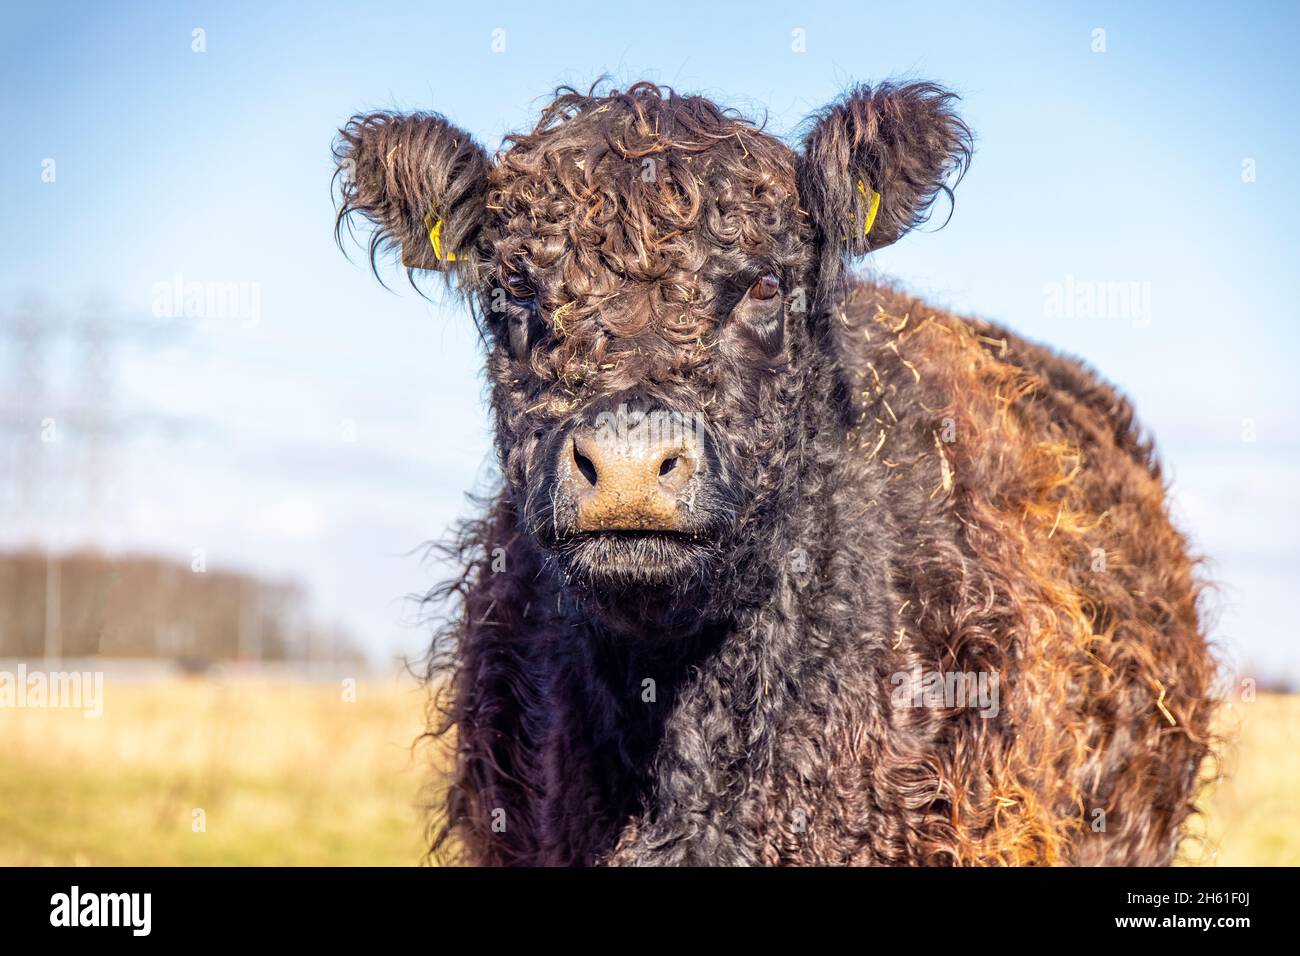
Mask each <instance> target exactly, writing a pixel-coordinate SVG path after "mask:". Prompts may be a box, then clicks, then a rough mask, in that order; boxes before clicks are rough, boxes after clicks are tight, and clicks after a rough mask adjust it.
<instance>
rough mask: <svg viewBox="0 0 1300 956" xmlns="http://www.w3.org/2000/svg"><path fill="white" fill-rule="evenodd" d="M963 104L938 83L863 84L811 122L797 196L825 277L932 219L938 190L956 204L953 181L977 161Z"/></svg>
mask: <svg viewBox="0 0 1300 956" xmlns="http://www.w3.org/2000/svg"><path fill="white" fill-rule="evenodd" d="M956 99H957V97H956V96H955V94H953V93H950V92H948V91H947V90H945V89H943V88H942V87H939V86H936V85H934V84H933V83H912V84H908V85H903V86H898V85H894V84H890V83H882V84H881V85H879V86H877V87H875V88H874V89H872V88H870V87H866V86H859V87H857V88H855V89H853V90H851V91H849V93H848V94H847V95H845V96H844V97H843V98H842V99H840V100H838V101H837V102H835V103H833V104H831V105H830V106H828V107H826V109H824V110H822V111H821V112H820V113H818V114H817V115H816V116H815V117H813V118H812V119H811V120H810V123H811V128H810V129H809V131H808V134H807V136H806V137H805V138H804V142H803V155H802V157H801V158H800V166H799V194H800V196H799V198H800V202H801V204H802V205H803V208H804V210H805V211H807V213H808V215H809V216H810V217H811V218H812V222H813V224H814V226H815V228H816V231H817V239H818V243H819V245H820V247H821V250H822V264H823V277H824V278H832V279H833V278H834V276H835V275H837V274H838V272H839V269H840V266H841V264H842V263H843V260H844V259H846V258H850V259H851V258H854V257H857V256H861V255H865V254H866V253H868V252H870V251H872V250H873V249H879V248H881V247H883V246H887V245H889V244H890V243H892V242H896V241H897V240H898V239H899V238H900V237H901V236H902V235H903V234H904V233H905V232H907V231H908V230H909V229H911V228H913V227H914V226H917V225H919V224H920V223H922V222H925V221H926V220H927V219H928V218H929V213H930V206H931V204H932V203H933V202H934V200H935V197H936V196H938V194H939V193H940V192H943V193H946V194H948V195H949V197H950V198H951V186H950V185H949V184H950V183H951V184H952V185H955V184H956V181H957V180H958V179H960V178H961V175H962V174H963V173H964V172H965V170H966V165H967V163H968V162H969V161H970V156H971V133H970V130H969V129H968V128H967V126H966V124H965V123H963V122H962V121H961V120H960V119H959V118H958V117H957V115H956V113H954V112H953V109H952V104H953V101H955V100H956ZM826 266H830V267H831V273H832V275H831V276H825V271H826V270H825V267H826Z"/></svg>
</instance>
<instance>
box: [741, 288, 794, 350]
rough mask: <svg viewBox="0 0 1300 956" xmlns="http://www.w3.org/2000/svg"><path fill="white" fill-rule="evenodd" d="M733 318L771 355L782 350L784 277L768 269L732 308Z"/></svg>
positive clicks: (783, 342) (783, 334) (783, 340)
mask: <svg viewBox="0 0 1300 956" xmlns="http://www.w3.org/2000/svg"><path fill="white" fill-rule="evenodd" d="M733 288H734V287H733ZM741 288H745V287H744V286H741ZM731 319H732V322H734V323H735V324H736V325H737V326H738V327H739V328H740V329H742V330H743V331H744V333H745V334H746V335H748V336H749V337H750V338H751V339H753V340H754V341H756V342H757V343H758V344H759V345H760V346H762V348H763V350H764V351H766V352H767V353H769V354H770V355H776V354H778V353H779V352H780V351H781V349H782V348H783V347H784V344H785V308H784V302H783V300H782V298H781V280H780V278H779V277H777V276H776V275H775V274H773V273H770V272H768V273H765V274H763V275H761V276H759V277H758V278H757V279H755V280H753V282H752V283H751V284H750V285H749V287H748V290H747V291H746V292H745V294H744V295H743V296H742V297H741V298H740V301H739V302H737V303H736V305H735V307H734V308H733V309H732V313H731Z"/></svg>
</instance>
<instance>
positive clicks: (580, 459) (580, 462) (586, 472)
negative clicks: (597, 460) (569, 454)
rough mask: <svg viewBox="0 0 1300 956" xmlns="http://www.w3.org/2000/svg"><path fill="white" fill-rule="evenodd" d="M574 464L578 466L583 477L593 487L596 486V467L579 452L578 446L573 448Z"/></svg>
mask: <svg viewBox="0 0 1300 956" xmlns="http://www.w3.org/2000/svg"><path fill="white" fill-rule="evenodd" d="M573 463H574V464H575V465H577V466H578V471H580V472H582V477H584V478H586V479H587V481H589V482H590V483H591V484H592V486H593V487H594V486H595V484H596V466H595V464H594V463H593V462H592V460H591V459H590V458H588V457H587V456H586V455H584V454H583V453H582V452H580V451H578V446H577V445H574V446H573Z"/></svg>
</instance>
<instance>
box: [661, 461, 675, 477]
mask: <svg viewBox="0 0 1300 956" xmlns="http://www.w3.org/2000/svg"><path fill="white" fill-rule="evenodd" d="M676 467H677V456H676V455H673V456H672V457H671V458H665V459H664V461H663V464H661V465H660V466H659V477H660V478H662V477H663V476H664V475H666V474H668V472H670V471H672V470H673V469H674V468H676Z"/></svg>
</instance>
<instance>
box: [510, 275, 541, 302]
mask: <svg viewBox="0 0 1300 956" xmlns="http://www.w3.org/2000/svg"><path fill="white" fill-rule="evenodd" d="M505 286H506V292H507V293H508V294H509V295H510V297H511V298H513V299H519V300H521V301H522V300H526V299H531V298H533V297H534V296H535V295H536V293H534V292H533V287H532V286H531V285H529V283H528V280H527V279H526V278H524V277H523V276H521V275H516V274H512V275H508V276H506V281H505Z"/></svg>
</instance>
